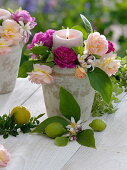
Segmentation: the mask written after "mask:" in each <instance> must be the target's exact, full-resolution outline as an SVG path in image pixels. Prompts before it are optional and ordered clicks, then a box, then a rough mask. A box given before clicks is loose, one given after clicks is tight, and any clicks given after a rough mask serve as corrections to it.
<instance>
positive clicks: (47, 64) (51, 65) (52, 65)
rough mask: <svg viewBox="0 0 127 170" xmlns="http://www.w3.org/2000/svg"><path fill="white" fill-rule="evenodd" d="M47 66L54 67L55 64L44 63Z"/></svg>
mask: <svg viewBox="0 0 127 170" xmlns="http://www.w3.org/2000/svg"><path fill="white" fill-rule="evenodd" d="M43 64H44V65H46V66H49V67H54V62H48V63H43Z"/></svg>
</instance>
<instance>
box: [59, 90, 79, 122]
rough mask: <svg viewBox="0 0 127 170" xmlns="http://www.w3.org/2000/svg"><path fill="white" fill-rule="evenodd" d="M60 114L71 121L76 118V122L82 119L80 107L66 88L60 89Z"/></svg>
mask: <svg viewBox="0 0 127 170" xmlns="http://www.w3.org/2000/svg"><path fill="white" fill-rule="evenodd" d="M59 96H60V112H61V113H62V114H63V115H64V116H65V117H66V118H67V119H69V120H71V117H74V119H75V120H76V121H78V120H79V119H80V114H81V110H80V106H79V104H78V103H77V101H76V100H75V98H74V97H73V95H72V94H71V93H70V92H69V91H67V90H66V89H65V88H63V87H61V88H60V93H59Z"/></svg>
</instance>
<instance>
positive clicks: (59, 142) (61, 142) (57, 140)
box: [54, 137, 69, 146]
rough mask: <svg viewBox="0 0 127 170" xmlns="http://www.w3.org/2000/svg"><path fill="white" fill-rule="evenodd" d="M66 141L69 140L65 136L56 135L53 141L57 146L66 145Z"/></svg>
mask: <svg viewBox="0 0 127 170" xmlns="http://www.w3.org/2000/svg"><path fill="white" fill-rule="evenodd" d="M68 142H69V139H68V138H66V137H56V138H55V141H54V143H55V145H57V146H66V145H67V144H68Z"/></svg>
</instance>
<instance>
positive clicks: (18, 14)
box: [11, 10, 37, 29]
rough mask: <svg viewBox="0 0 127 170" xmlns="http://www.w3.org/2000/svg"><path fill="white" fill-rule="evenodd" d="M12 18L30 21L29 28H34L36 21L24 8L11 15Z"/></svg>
mask: <svg viewBox="0 0 127 170" xmlns="http://www.w3.org/2000/svg"><path fill="white" fill-rule="evenodd" d="M11 17H12V19H13V20H15V21H17V22H19V21H22V22H24V23H28V22H29V23H30V27H31V29H32V28H34V27H35V26H36V25H37V23H36V22H35V18H34V17H31V15H30V13H29V12H28V11H26V10H21V11H16V12H15V13H12V15H11Z"/></svg>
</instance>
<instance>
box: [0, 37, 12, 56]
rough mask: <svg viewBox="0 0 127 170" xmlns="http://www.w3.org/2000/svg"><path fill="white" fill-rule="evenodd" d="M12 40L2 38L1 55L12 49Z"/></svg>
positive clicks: (0, 42) (0, 44)
mask: <svg viewBox="0 0 127 170" xmlns="http://www.w3.org/2000/svg"><path fill="white" fill-rule="evenodd" d="M12 43H13V42H12V41H11V40H8V39H5V38H0V55H5V54H7V53H9V52H10V51H11V47H10V46H11V45H12Z"/></svg>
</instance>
